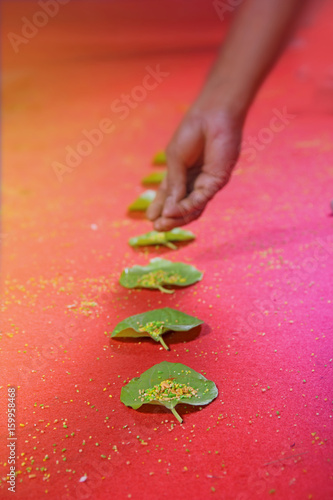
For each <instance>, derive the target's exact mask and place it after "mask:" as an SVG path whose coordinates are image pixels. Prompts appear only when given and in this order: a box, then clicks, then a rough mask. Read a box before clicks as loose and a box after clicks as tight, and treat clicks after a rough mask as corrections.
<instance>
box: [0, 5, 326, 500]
mask: <svg viewBox="0 0 333 500" xmlns="http://www.w3.org/2000/svg"><path fill="white" fill-rule="evenodd" d="M59 1H60V0H59ZM38 10H39V11H40V7H39V6H38V4H37V3H36V2H23V3H19V2H9V1H8V2H2V41H3V43H2V51H3V53H2V64H3V69H4V72H3V74H2V92H3V94H2V98H3V107H2V109H3V116H2V133H3V138H2V140H3V153H2V166H3V172H2V176H3V206H4V209H3V226H2V233H1V236H2V238H1V241H2V292H3V296H2V319H1V342H0V348H1V351H0V356H1V357H0V359H1V361H0V362H1V380H0V386H1V387H0V394H1V417H0V422H1V429H0V439H1V441H0V477H1V478H2V479H1V485H0V488H1V489H0V497H1V499H7V498H12V496H11V495H12V493H11V492H9V491H8V483H6V477H7V475H8V474H9V471H10V469H9V467H10V465H9V464H8V463H7V462H8V455H9V448H7V447H6V444H7V443H8V439H7V438H8V430H7V422H6V415H7V413H6V412H7V386H14V387H17V400H16V405H17V413H16V426H17V427H16V436H17V441H16V453H17V461H16V470H17V480H16V494H15V498H19V499H24V500H30V499H31V500H33V499H36V498H40V497H45V498H50V499H80V500H81V499H89V498H91V499H102V498H103V499H104V498H114V499H117V500H118V499H119V500H121V499H127V498H132V499H133V500H134V499H139V500H141V499H147V500H153V499H159V498H161V499H162V498H170V497H171V498H173V499H174V500H178V499H184V498H186V499H187V498H188V499H190V498H191V499H206V498H218V499H223V500H252V499H269V498H275V499H296V500H298V499H304V500H305V499H313V500H328V499H331V498H333V481H332V460H333V456H332V451H333V450H332V400H333V394H332V358H333V353H332V316H333V314H332V269H333V266H332V260H333V259H332V254H333V237H332V228H333V218H332V216H331V215H330V208H329V204H330V200H331V199H332V198H333V182H332V181H333V162H332V159H333V137H332V132H333V126H332V122H333V120H332V113H333V83H332V75H333V73H332V71H333V60H332V46H333V32H332V16H333V7H332V3H331V2H327V3H325V2H324V3H323V4H322V6H321V7H320V8H319V10H316V9H314V10H312V11H311V12H310V13H309V14H308V15H307V17H306V19H305V20H304V21H303V23H302V26H301V27H300V29H299V31H298V32H297V33H296V34H295V37H294V40H293V42H292V43H290V45H289V47H288V49H287V51H286V53H285V54H284V56H283V58H282V59H281V61H280V62H279V64H278V66H277V67H276V68H275V70H274V71H273V73H272V74H271V76H270V77H269V78H268V80H267V82H266V83H265V85H264V86H263V88H262V90H261V92H260V94H259V96H258V99H257V100H256V103H255V104H254V106H253V108H252V110H251V113H250V115H249V118H248V121H247V124H246V129H245V132H244V140H245V141H247V148H248V147H249V141H252V140H253V138H255V140H256V141H257V142H256V144H257V146H256V148H257V149H254V150H253V151H252V153H253V154H251V155H250V153H249V151H248V152H247V154H245V151H244V155H243V157H242V158H241V160H240V162H239V164H238V166H237V168H236V170H235V173H234V176H233V179H232V181H231V183H230V184H229V185H228V187H227V188H226V189H225V190H224V191H223V192H222V193H220V194H219V195H218V196H217V197H216V198H215V199H214V201H213V202H212V203H211V204H210V205H209V208H208V209H207V210H206V212H205V213H204V215H203V216H202V217H201V218H200V220H198V221H197V222H195V223H193V224H191V225H190V226H189V229H191V230H193V231H194V232H195V233H196V234H197V240H196V241H195V242H194V243H191V244H189V245H187V246H184V247H182V248H180V249H179V250H178V251H177V252H176V251H169V250H161V249H160V250H149V251H148V250H146V251H134V250H133V249H131V248H130V247H129V246H128V244H127V240H128V238H129V237H131V236H134V235H137V234H140V233H141V232H145V231H147V230H149V229H150V228H151V225H150V224H149V223H148V222H147V221H145V220H143V219H134V218H129V216H128V215H127V213H126V209H127V206H128V205H129V204H130V202H132V201H133V200H134V198H135V197H136V196H137V195H138V194H139V193H140V192H141V191H142V190H143V188H142V186H141V185H140V182H141V179H142V177H143V176H145V175H146V174H148V173H149V172H151V171H152V170H153V168H154V167H152V166H151V157H152V155H153V153H155V151H157V150H159V149H161V148H163V147H164V145H165V144H166V142H167V141H168V139H169V136H170V135H171V133H172V132H173V130H174V128H175V126H176V125H177V123H178V121H179V119H180V118H181V116H182V115H183V113H184V110H185V109H186V107H187V106H188V105H189V104H190V103H191V101H192V99H193V98H194V96H195V95H196V93H197V91H198V89H199V88H200V85H201V83H202V81H203V78H204V75H205V73H206V71H207V69H208V68H209V65H210V64H211V62H212V60H213V59H214V55H215V54H216V51H217V47H218V45H219V43H220V41H221V39H222V37H223V32H224V31H225V27H224V26H223V24H222V23H221V21H220V19H219V17H218V15H217V13H216V12H215V10H214V8H213V4H211V3H210V2H208V3H207V2H204V1H203V0H202V1H196V2H185V1H182V2H179V1H178V2H176V1H171V2H167V1H166V0H165V1H164V0H163V1H162V2H152V1H151V2H134V1H133V2H128V1H125V2H120V1H119V2H109V3H107V2H104V3H102V2H92V1H90V2H76V1H74V0H73V1H71V2H69V3H68V4H64V5H60V4H59V12H58V13H56V15H54V17H52V18H51V17H50V18H48V19H47V23H46V24H45V26H41V27H40V28H38V32H37V33H34V35H32V33H33V32H32V31H30V32H29V30H28V28H25V29H26V30H28V31H26V32H25V33H28V34H29V33H30V35H29V36H30V38H24V40H25V42H24V41H23V42H22V40H20V39H19V38H17V37H16V38H15V37H13V35H10V37H8V35H9V34H10V33H14V34H16V35H17V34H21V30H22V28H23V25H24V23H25V22H26V21H25V20H22V17H24V16H26V18H27V19H29V20H31V19H33V16H34V15H35V14H36V12H37V11H38ZM34 19H37V22H39V24H43V19H44V21H45V18H44V17H40V18H38V17H37V18H36V17H35V18H34ZM30 29H31V28H30ZM20 36H22V35H20ZM158 66H159V68H160V71H162V72H163V73H164V75H163V76H161V78H160V81H159V82H158V84H157V85H156V88H154V89H151V90H149V91H147V95H146V96H142V94H140V91H139V90H137V89H136V90H135V87H136V86H138V85H141V84H142V82H143V81H144V78H145V77H146V75H147V74H148V73H149V72H151V71H152V69H154V70H156V67H158ZM149 68H150V69H149ZM147 79H148V77H147ZM147 79H146V81H148V80H147ZM149 81H150V82H152V80H149ZM133 92H134V95H136V96H139V98H140V100H139V99H137V101H136V102H134V105H133V109H131V108H127V109H123V110H122V111H120V110H119V108H117V109H116V108H115V107H117V106H118V107H119V102H117V101H116V100H117V99H120V96H121V95H122V94H132V93H133ZM111 106H113V110H111ZM134 106H135V107H134ZM279 113H280V114H281V113H282V114H283V116H284V117H283V119H281V121H280V122H279V123H280V125H281V126H280V129H281V130H280V131H279V132H272V131H271V129H270V123H271V120H272V118H273V117H274V116H276V115H279ZM125 115H126V116H125ZM105 119H108V120H111V121H112V123H113V125H112V130H111V128H110V129H108V131H107V132H105V133H104V135H103V136H102V139H100V141H99V142H100V144H97V145H95V146H90V149H89V150H83V153H84V154H86V156H84V157H82V158H81V159H80V158H79V159H78V158H77V159H76V163H75V162H74V163H75V165H74V164H72V165H71V166H70V168H67V170H66V171H65V172H63V175H59V164H60V163H62V164H63V165H64V164H65V157H66V154H67V152H68V149H66V148H67V147H70V148H77V147H78V143H79V142H80V141H82V140H83V139H85V136H84V133H83V130H88V131H90V130H92V129H95V128H96V127H98V126H99V125H100V124H101V121H103V120H105ZM102 125H104V126H106V122H105V121H103V122H102ZM107 125H108V127H111V125H110V123H109V122H107ZM96 140H97V139H96ZM80 147H84V146H82V143H81V146H80V145H79V148H80ZM88 147H89V145H88ZM244 149H246V145H245V148H244ZM81 151H82V149H81ZM68 160H70V158H69V159H68ZM72 161H74V160H73V158H72ZM54 162H58V164H55V163H54ZM55 165H57V167H56V171H57V172H58V176H57V175H56V172H55V167H54V166H55ZM67 167H68V165H67ZM57 169H58V170H57ZM156 255H163V256H165V257H166V258H169V259H171V260H174V261H184V262H188V263H191V264H194V265H196V266H197V267H198V268H199V269H200V270H202V271H204V273H205V274H204V279H203V281H202V282H201V283H199V284H197V285H195V286H192V287H189V288H186V289H183V290H178V291H176V293H175V294H174V295H163V294H161V293H160V292H154V291H128V290H126V289H123V288H122V287H121V286H120V285H119V284H118V278H119V275H120V272H121V269H122V268H123V267H124V266H129V265H133V264H135V263H136V264H144V263H147V262H148V260H149V259H150V258H151V257H153V256H156ZM163 306H170V307H175V308H179V309H180V310H182V311H184V312H187V313H189V314H194V315H197V316H198V317H199V318H201V319H203V320H204V321H205V324H204V326H203V327H202V329H201V331H195V332H191V333H190V334H180V333H177V334H176V333H174V334H169V335H168V336H167V339H166V340H167V342H168V343H169V345H170V346H171V350H170V351H169V352H167V351H165V350H164V349H162V348H160V347H159V346H158V345H157V344H156V343H154V342H153V341H149V340H144V341H142V342H138V341H137V340H127V341H120V340H112V341H111V340H110V338H109V336H108V333H109V332H111V331H112V330H113V328H114V326H115V325H116V323H117V322H118V321H120V320H121V319H124V318H125V317H126V316H128V315H131V314H136V313H139V312H142V311H145V310H147V309H150V308H156V307H163ZM163 360H168V361H176V362H182V363H184V364H186V365H188V366H190V367H192V368H193V369H195V370H197V371H202V372H203V373H206V374H207V377H208V378H209V379H211V380H214V381H215V382H216V384H217V386H218V389H219V396H218V398H217V399H216V400H215V401H214V402H213V403H211V404H210V405H209V406H207V407H203V408H202V410H198V409H190V408H186V407H183V408H180V413H181V414H182V415H183V417H184V422H183V424H182V425H180V424H178V423H177V421H176V420H175V419H174V417H173V416H172V414H171V413H170V412H167V411H164V410H163V409H160V408H158V407H153V406H148V407H147V406H146V407H143V408H142V409H141V410H139V411H135V410H132V409H131V408H127V407H125V406H124V405H123V404H122V403H121V402H120V399H119V397H120V391H121V388H122V386H123V385H124V383H125V382H126V381H128V380H129V379H131V378H132V377H134V376H136V375H137V374H139V373H141V372H143V371H145V370H146V369H148V368H149V367H150V366H152V365H153V364H155V363H159V362H161V361H163ZM81 478H84V480H82V482H80V479H81Z"/></svg>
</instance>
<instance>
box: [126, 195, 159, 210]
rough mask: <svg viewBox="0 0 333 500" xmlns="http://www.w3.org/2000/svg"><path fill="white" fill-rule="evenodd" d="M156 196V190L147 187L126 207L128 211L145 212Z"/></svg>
mask: <svg viewBox="0 0 333 500" xmlns="http://www.w3.org/2000/svg"><path fill="white" fill-rule="evenodd" d="M155 196H156V191H153V190H152V189H147V191H145V192H144V193H142V194H140V196H139V197H138V198H137V199H136V200H135V201H133V203H132V204H131V205H130V206H129V207H128V210H129V212H145V211H146V210H147V208H148V207H149V205H150V204H151V202H152V201H153V200H154V198H155Z"/></svg>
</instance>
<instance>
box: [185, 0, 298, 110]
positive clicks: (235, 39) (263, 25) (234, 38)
mask: <svg viewBox="0 0 333 500" xmlns="http://www.w3.org/2000/svg"><path fill="white" fill-rule="evenodd" d="M304 3H305V0H245V2H244V4H243V5H242V6H240V7H239V8H238V9H239V10H238V12H237V13H236V17H235V19H234V22H233V25H232V26H231V29H230V31H229V33H228V35H227V38H226V39H225V41H224V43H223V46H222V48H221V51H220V54H219V56H218V58H217V60H216V63H215V64H214V66H213V68H212V70H211V72H210V74H209V76H208V79H207V82H206V84H205V87H204V89H203V91H202V93H201V95H200V96H199V98H198V100H197V104H198V106H200V101H202V100H206V99H207V94H211V93H214V94H215V93H216V92H218V93H219V95H220V98H221V103H222V104H223V108H224V109H225V110H226V111H230V113H231V114H234V115H235V116H236V117H240V118H241V119H242V118H244V117H245V115H246V112H247V110H248V108H249V106H250V104H251V102H252V100H253V98H254V96H255V94H256V92H257V90H258V89H259V87H260V84H261V83H262V81H263V79H264V78H265V76H266V75H267V73H268V72H269V70H270V69H271V67H272V65H273V64H274V62H275V61H276V59H277V57H278V55H279V53H280V52H281V50H282V49H283V47H284V44H285V42H286V40H287V39H288V35H289V33H290V31H291V29H292V27H293V25H294V22H295V19H296V18H297V17H298V15H299V12H300V10H301V8H302V5H303V4H304ZM195 106H196V105H195Z"/></svg>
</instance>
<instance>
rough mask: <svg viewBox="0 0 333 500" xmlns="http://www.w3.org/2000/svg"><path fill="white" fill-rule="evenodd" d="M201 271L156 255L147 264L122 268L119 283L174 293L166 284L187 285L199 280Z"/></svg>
mask: <svg viewBox="0 0 333 500" xmlns="http://www.w3.org/2000/svg"><path fill="white" fill-rule="evenodd" d="M202 277H203V273H202V272H200V271H198V269H196V268H195V267H194V266H190V265H189V264H184V263H183V262H170V261H169V260H166V259H160V258H159V257H156V258H155V259H151V261H150V263H149V265H148V266H133V267H127V268H125V269H124V270H123V272H122V273H121V276H120V280H119V282H120V284H121V285H123V286H124V287H125V288H153V289H158V290H160V291H161V292H164V293H174V290H170V289H167V288H164V286H163V285H166V286H188V285H192V284H193V283H196V282H197V281H200V280H201V279H202Z"/></svg>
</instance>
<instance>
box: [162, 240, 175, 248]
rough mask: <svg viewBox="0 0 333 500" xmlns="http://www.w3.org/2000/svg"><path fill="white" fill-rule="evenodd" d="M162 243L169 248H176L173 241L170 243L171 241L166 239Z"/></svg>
mask: <svg viewBox="0 0 333 500" xmlns="http://www.w3.org/2000/svg"><path fill="white" fill-rule="evenodd" d="M164 244H165V246H166V247H168V248H171V250H177V247H176V245H174V244H173V243H171V241H167V242H165V243H164Z"/></svg>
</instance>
